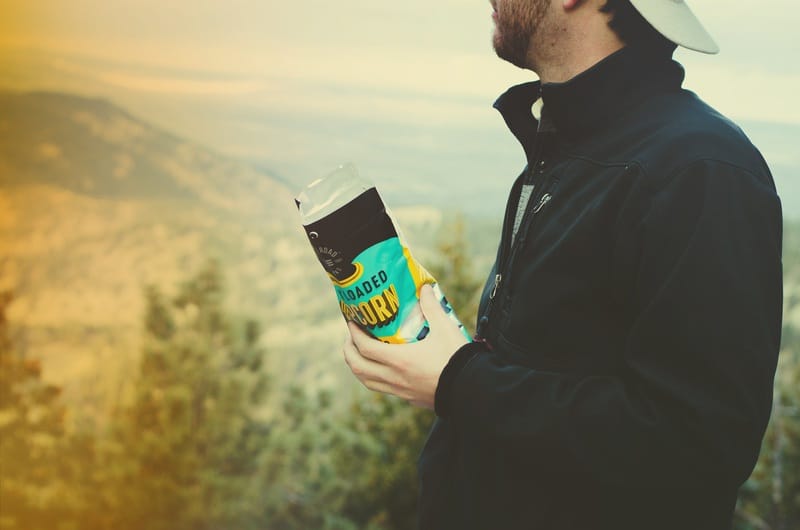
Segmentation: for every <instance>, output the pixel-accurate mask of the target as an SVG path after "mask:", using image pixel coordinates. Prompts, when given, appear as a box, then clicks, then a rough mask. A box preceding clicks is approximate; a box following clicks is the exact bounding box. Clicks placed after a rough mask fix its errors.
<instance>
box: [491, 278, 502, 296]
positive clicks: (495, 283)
mask: <svg viewBox="0 0 800 530" xmlns="http://www.w3.org/2000/svg"><path fill="white" fill-rule="evenodd" d="M501 281H503V275H502V274H496V275H495V277H494V288H493V289H492V293H491V294H490V295H489V300H494V297H495V296H496V295H497V289H498V287H500V282H501Z"/></svg>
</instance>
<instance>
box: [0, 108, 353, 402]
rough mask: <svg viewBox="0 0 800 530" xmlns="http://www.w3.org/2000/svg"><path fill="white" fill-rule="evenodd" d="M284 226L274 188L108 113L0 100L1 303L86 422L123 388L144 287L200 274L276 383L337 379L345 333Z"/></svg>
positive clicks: (286, 210)
mask: <svg viewBox="0 0 800 530" xmlns="http://www.w3.org/2000/svg"><path fill="white" fill-rule="evenodd" d="M293 210H294V205H293V200H292V194H291V193H290V192H289V190H288V189H286V187H285V186H284V185H283V184H281V183H279V182H278V181H277V180H275V179H274V178H272V177H271V176H270V175H267V174H264V173H263V172H261V171H259V170H258V169H256V168H254V167H252V166H250V165H248V164H246V163H243V162H240V161H237V160H234V159H231V158H228V157H225V156H222V155H220V154H217V153H215V152H213V151H211V150H209V149H206V148H204V147H202V146H199V145H196V144H193V143H191V142H188V141H184V140H182V139H181V138H178V137H176V136H174V135H172V134H170V133H168V132H165V131H163V130H160V129H158V128H155V127H152V126H150V125H148V124H147V123H145V122H143V121H141V120H139V119H137V118H135V117H133V116H131V115H129V114H128V113H126V112H125V111H124V110H122V109H120V108H118V107H116V106H115V105H113V104H112V103H110V102H109V101H106V100H99V99H89V98H83V97H78V96H72V95H66V94H57V93H13V92H2V93H0V289H11V290H13V292H14V294H15V301H14V303H13V304H12V306H11V308H10V320H11V323H12V327H13V328H14V329H16V330H17V336H16V340H17V343H18V344H20V345H21V348H22V349H23V350H24V351H25V352H26V354H27V355H30V356H33V357H36V358H41V359H43V360H44V362H43V365H44V368H45V376H46V377H47V378H48V379H50V380H52V381H55V382H57V383H60V384H63V385H65V387H66V392H67V394H68V396H69V397H70V398H71V399H73V400H78V401H81V402H85V404H86V405H87V406H90V405H91V404H96V403H108V402H109V399H108V398H109V397H112V398H113V397H114V393H118V392H119V389H120V388H123V387H124V385H123V384H122V382H124V381H126V380H129V379H130V377H131V373H132V372H131V370H134V368H135V366H136V360H137V358H138V355H137V352H138V351H139V343H138V340H139V335H140V329H141V328H140V326H141V324H140V321H141V317H142V311H143V296H142V293H143V289H144V287H145V286H146V285H150V284H153V285H158V286H161V287H162V288H164V289H165V290H166V291H167V292H169V291H170V290H172V289H174V288H175V286H176V285H178V283H179V282H180V281H182V280H183V279H185V278H187V277H188V276H189V275H190V274H192V273H194V272H195V271H196V270H197V269H198V268H199V267H200V266H201V264H202V263H203V262H204V261H205V260H207V259H209V258H213V259H217V260H219V261H220V262H222V264H223V270H224V271H225V272H226V275H227V283H228V291H229V293H230V296H229V301H228V303H229V306H230V307H231V309H232V311H234V312H235V313H236V314H239V315H247V316H252V317H255V318H257V319H258V320H260V321H261V322H262V324H264V326H265V331H264V336H263V337H262V340H263V342H264V344H265V345H267V347H268V351H270V358H271V362H273V364H274V369H276V370H280V371H281V372H282V373H285V374H286V375H287V376H288V377H287V378H286V379H287V380H291V379H292V378H293V377H298V378H302V379H303V380H315V381H316V380H317V379H320V378H323V379H324V378H325V377H328V378H330V377H331V373H334V374H335V373H336V368H331V367H332V366H334V365H335V366H337V367H338V366H339V365H340V364H342V363H340V358H339V356H338V354H337V355H326V354H327V353H329V351H330V349H334V350H336V349H338V347H339V345H340V344H341V340H342V337H343V335H342V333H343V324H342V322H341V317H340V316H339V315H338V313H337V307H336V305H335V299H334V297H333V294H332V289H331V288H330V285H328V283H327V280H326V278H325V276H324V274H323V273H322V271H321V268H320V267H319V264H318V263H317V262H316V260H315V258H314V256H313V254H312V252H311V249H310V248H309V246H308V243H307V241H306V240H305V236H304V234H303V233H302V231H301V229H300V227H299V224H298V217H297V214H296V212H295V211H293ZM327 291H331V295H330V298H326V297H324V296H320V293H321V292H327ZM334 353H335V352H334ZM310 358H319V359H320V362H309V360H308V359H310Z"/></svg>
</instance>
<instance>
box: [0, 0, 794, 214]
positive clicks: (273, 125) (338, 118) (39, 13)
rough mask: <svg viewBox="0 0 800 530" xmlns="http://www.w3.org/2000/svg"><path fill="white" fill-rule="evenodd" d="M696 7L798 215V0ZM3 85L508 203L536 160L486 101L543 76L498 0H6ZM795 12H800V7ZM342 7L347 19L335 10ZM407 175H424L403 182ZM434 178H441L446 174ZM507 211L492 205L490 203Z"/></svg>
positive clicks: (298, 161) (713, 87) (290, 158)
mask: <svg viewBox="0 0 800 530" xmlns="http://www.w3.org/2000/svg"><path fill="white" fill-rule="evenodd" d="M691 5H692V8H693V9H694V10H695V12H696V13H697V14H698V15H699V16H700V18H701V19H702V20H703V21H704V23H705V24H706V26H707V27H708V29H709V31H710V32H711V33H712V34H713V35H714V36H715V38H716V40H717V41H718V43H719V44H720V46H721V48H722V53H721V54H720V55H718V56H705V55H702V54H698V53H694V52H690V51H686V50H679V51H678V52H677V54H676V58H677V60H679V61H680V62H681V63H682V64H684V66H685V67H686V70H687V78H686V83H685V86H686V87H687V88H689V89H691V90H694V91H696V92H697V93H698V94H699V95H700V96H701V97H702V98H703V99H705V100H706V101H708V102H709V103H710V104H712V105H713V106H715V107H716V108H717V109H718V110H720V111H721V112H722V113H723V114H726V115H727V116H729V117H731V118H732V119H734V120H735V121H737V123H739V124H740V125H741V126H742V127H743V129H745V131H746V132H747V133H748V134H749V135H750V136H751V138H752V139H753V141H754V143H755V144H756V145H757V146H758V147H759V148H760V149H761V151H762V152H763V154H764V156H765V158H766V159H767V161H768V162H769V163H770V165H771V167H772V169H773V172H774V173H775V178H776V181H777V184H778V187H779V191H780V192H781V195H782V196H783V197H784V201H785V203H786V204H785V206H786V210H787V215H788V216H789V217H800V184H798V183H797V182H796V181H797V176H798V173H800V154H798V152H797V150H796V148H795V147H794V145H793V144H792V142H791V138H796V137H798V136H800V107H798V106H796V105H790V104H789V103H790V102H792V101H793V100H794V98H795V94H797V93H800V66H798V63H797V61H788V60H787V59H786V58H787V57H794V56H796V55H798V53H797V52H800V43H798V40H797V39H795V38H793V36H794V28H795V27H796V25H797V22H798V20H797V18H798V17H797V15H795V13H796V9H795V6H794V4H793V3H790V2H789V1H788V0H778V1H777V2H776V3H772V4H770V8H769V9H764V8H763V7H760V6H758V5H755V4H752V3H750V2H744V1H743V0H737V1H732V2H727V3H726V4H725V9H724V10H720V9H718V8H716V9H715V7H718V6H717V4H716V3H714V2H711V1H710V0H695V1H693V2H691ZM0 7H2V8H3V10H4V11H5V12H6V13H8V14H10V16H6V17H3V18H2V20H0V35H2V36H0V72H1V73H2V76H0V87H4V88H13V89H21V90H54V91H64V92H72V93H77V94H83V95H88V96H93V97H105V98H108V99H110V100H112V101H114V102H115V103H118V104H119V105H121V106H122V107H124V108H125V109H127V110H128V111H130V112H131V113H133V114H135V115H136V116H139V117H141V118H142V119H144V120H147V121H150V122H152V123H154V124H156V125H158V126H160V127H163V128H165V129H166V130H168V131H170V132H173V133H175V134H178V135H181V136H184V137H187V138H189V139H192V140H195V141H198V142H200V143H202V144H204V145H205V146H208V147H210V148H212V149H214V150H217V151H219V152H222V153H225V154H229V155H232V156H236V157H240V158H243V159H246V160H250V161H254V162H256V163H258V164H259V165H262V166H264V167H266V168H268V169H269V170H271V171H272V172H273V173H276V174H279V175H282V176H283V177H284V179H285V180H288V181H289V182H290V183H291V184H292V185H293V186H294V187H295V188H297V186H298V185H299V184H300V183H302V182H307V181H310V180H312V179H313V178H316V177H318V176H319V175H321V174H323V173H325V172H327V171H328V170H329V169H331V168H332V167H334V166H335V165H337V164H339V163H341V162H344V161H353V162H354V163H356V164H357V165H358V166H359V167H360V168H361V169H362V171H363V172H364V173H365V174H367V175H368V176H370V177H372V178H373V179H374V180H376V182H378V184H379V185H380V186H381V187H382V189H385V191H386V193H387V195H388V196H390V197H391V198H392V200H394V201H401V202H403V203H409V202H414V201H417V200H422V201H430V202H432V203H436V204H441V203H442V202H443V200H442V199H440V198H438V197H434V198H433V199H429V198H428V197H430V196H431V195H433V196H438V195H441V193H440V191H439V190H440V189H442V188H446V189H449V190H454V191H453V193H454V195H453V198H452V200H451V201H449V202H451V203H454V204H455V206H456V207H462V208H463V209H466V210H468V211H470V210H476V209H481V211H482V213H483V214H485V215H497V216H499V215H500V212H497V210H499V209H501V208H502V204H503V202H504V199H505V193H506V190H507V188H508V184H509V183H510V182H511V180H512V179H513V178H514V176H516V174H517V172H518V171H519V169H520V168H521V166H522V164H523V163H524V159H523V157H522V151H521V150H520V149H519V147H518V145H516V142H515V140H514V139H513V138H512V137H511V136H510V135H509V134H508V132H507V130H505V126H504V125H503V123H502V120H501V119H500V118H499V116H497V115H496V112H495V111H494V110H493V109H492V108H491V102H492V101H493V100H494V99H495V98H496V97H497V95H498V94H500V93H501V92H503V91H504V90H505V89H506V88H507V87H508V86H510V85H512V84H516V83H519V82H523V81H527V80H530V79H534V78H535V76H534V75H533V74H532V73H531V72H526V71H522V70H520V69H517V68H515V67H513V66H511V65H509V64H507V63H504V62H502V61H500V60H499V59H497V57H496V56H495V55H494V53H493V51H492V49H491V43H490V39H491V34H492V22H491V17H490V11H491V7H490V5H489V3H488V2H485V3H461V2H457V1H455V0H446V1H440V2H436V3H430V4H429V3H423V2H421V1H419V0H408V1H407V2H404V3H390V4H370V3H364V2H358V1H356V0H344V1H343V2H339V3H336V4H330V3H328V2H324V1H322V0H305V1H300V2H292V3H275V2H267V3H264V2H259V1H256V0H236V1H234V2H232V3H226V4H224V5H221V4H217V3H214V2H208V1H205V2H188V1H186V0H178V1H176V2H172V3H170V4H169V5H168V6H164V5H162V4H161V3H159V2H155V0H144V1H142V0H139V1H134V0H121V1H119V2H114V3H113V4H109V3H105V2H100V1H99V0H76V1H73V2H69V3H67V2H63V1H51V2H47V3H45V4H41V5H40V4H35V5H30V4H27V3H23V2H21V1H20V0H0ZM791 15H794V16H791ZM333 21H336V22H335V23H333ZM409 180H411V181H413V183H414V184H415V185H414V186H412V187H411V188H410V189H408V188H406V183H407V182H409ZM436 184H439V185H440V186H436ZM493 212H494V213H493Z"/></svg>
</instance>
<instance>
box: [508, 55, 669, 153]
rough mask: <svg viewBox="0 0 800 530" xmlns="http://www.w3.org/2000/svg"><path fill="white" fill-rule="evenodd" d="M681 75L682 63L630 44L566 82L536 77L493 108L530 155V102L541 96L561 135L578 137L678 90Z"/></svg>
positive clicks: (532, 125) (571, 138) (533, 126)
mask: <svg viewBox="0 0 800 530" xmlns="http://www.w3.org/2000/svg"><path fill="white" fill-rule="evenodd" d="M683 78H684V70H683V67H681V65H680V64H678V63H677V62H675V61H673V60H672V59H670V58H668V57H664V58H657V57H656V58H654V57H653V55H652V54H649V53H647V52H646V51H644V50H640V49H638V48H633V47H626V48H623V49H621V50H619V51H618V52H616V53H613V54H611V55H609V56H608V57H606V58H605V59H603V60H602V61H600V62H599V63H597V64H595V65H594V66H592V67H591V68H589V69H588V70H585V71H584V72H582V73H580V74H578V75H577V76H575V77H573V78H572V79H570V80H569V81H566V82H564V83H544V84H542V83H540V82H539V81H534V82H531V83H523V84H521V85H517V86H513V87H511V88H510V89H508V90H507V91H506V92H505V93H504V94H503V95H501V96H500V97H499V98H498V99H497V101H495V103H494V107H495V108H496V109H497V110H498V111H500V114H501V115H502V116H503V119H504V120H505V122H506V124H507V125H508V128H509V129H510V130H511V132H512V133H513V134H514V136H516V138H517V139H518V140H519V141H520V143H522V146H523V147H524V148H525V152H526V154H528V155H529V156H530V152H529V151H531V146H532V143H533V139H534V137H535V135H536V130H537V129H538V127H539V122H538V121H537V120H536V118H534V117H533V114H532V113H531V105H533V103H534V102H535V101H536V100H538V99H539V98H542V99H543V102H544V108H545V109H546V111H545V112H546V113H547V116H548V118H549V120H550V121H551V122H552V124H553V126H554V128H555V129H556V131H557V133H558V136H560V137H563V138H564V139H565V140H568V141H577V140H579V139H580V138H581V137H583V136H584V135H587V134H590V133H592V132H594V131H596V130H597V129H598V128H601V127H603V126H604V125H605V124H607V123H608V122H609V121H611V120H613V119H614V117H615V116H617V115H619V114H621V113H622V112H623V111H624V110H625V109H626V108H631V107H632V106H633V105H635V104H636V103H638V102H639V101H641V100H642V99H643V98H644V97H646V96H647V95H649V94H652V93H654V92H659V91H671V90H678V89H680V87H681V84H682V83H683Z"/></svg>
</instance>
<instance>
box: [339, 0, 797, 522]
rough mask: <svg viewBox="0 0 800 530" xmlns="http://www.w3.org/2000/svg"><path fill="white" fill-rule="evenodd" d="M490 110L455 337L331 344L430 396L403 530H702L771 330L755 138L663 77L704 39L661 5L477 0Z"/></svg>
mask: <svg viewBox="0 0 800 530" xmlns="http://www.w3.org/2000/svg"><path fill="white" fill-rule="evenodd" d="M492 6H493V7H494V13H493V17H494V20H495V22H496V32H495V34H494V47H495V50H496V51H497V54H498V56H499V57H500V58H502V59H504V60H507V61H509V62H511V63H513V64H515V65H517V66H519V67H522V68H527V69H530V70H532V71H533V72H535V73H536V74H538V76H539V79H540V81H537V82H532V83H526V84H523V85H519V86H516V87H512V88H511V89H509V90H508V91H507V92H506V93H505V94H503V95H502V96H501V97H500V98H499V99H498V100H497V101H496V103H495V107H496V108H497V109H498V110H499V111H500V113H501V115H502V117H503V119H504V120H505V122H506V124H507V125H508V127H509V129H510V130H511V132H512V133H513V134H514V135H515V136H516V138H517V139H518V140H519V141H520V143H521V144H522V148H523V150H524V152H525V155H526V158H527V165H526V167H525V169H524V170H523V172H522V174H521V175H520V176H519V177H518V178H517V180H516V182H515V183H514V185H513V187H512V189H511V194H510V197H509V201H508V206H507V211H506V215H505V222H504V227H503V232H502V235H501V241H500V246H499V250H498V254H497V261H496V263H495V265H494V268H493V269H492V271H491V272H490V274H489V279H488V281H487V284H486V288H485V289H484V293H483V297H482V300H481V304H480V311H479V322H478V332H477V336H476V337H475V341H474V342H471V343H468V344H465V343H464V342H465V341H464V339H463V337H462V336H461V334H460V333H459V331H458V330H457V329H456V327H455V326H454V325H453V324H452V323H451V322H450V321H449V320H448V319H447V317H446V316H445V314H444V312H443V311H442V310H441V308H440V307H439V306H438V305H437V303H436V300H435V299H434V297H433V296H432V295H431V292H430V290H429V289H427V288H425V289H423V291H422V293H421V303H422V308H423V311H424V312H425V315H426V317H427V318H428V320H429V322H430V327H431V331H430V333H429V335H428V336H427V337H426V338H425V340H423V341H421V342H418V343H415V344H410V345H399V346H398V345H386V344H382V343H380V342H378V341H375V340H372V339H370V338H368V337H367V335H366V334H365V333H363V332H362V331H361V330H360V329H358V328H357V327H356V326H355V325H352V324H351V326H350V335H351V336H350V338H349V339H348V340H347V341H346V342H345V346H344V354H345V358H346V360H347V362H348V364H349V365H350V367H351V369H352V370H353V372H354V373H355V374H356V376H357V377H358V378H359V379H360V380H361V381H362V382H363V383H364V384H365V385H366V386H367V387H368V388H370V389H373V390H376V391H380V392H387V393H391V394H394V395H397V396H400V397H402V398H404V399H406V400H408V401H409V402H411V403H414V404H417V405H419V406H426V407H430V408H433V409H434V410H435V411H436V415H437V419H436V421H435V423H434V426H433V428H432V430H431V433H430V435H429V438H428V441H427V443H426V446H425V448H424V450H423V452H422V455H421V457H420V460H419V472H420V480H421V493H420V528H422V529H423V530H450V529H452V530H456V529H457V530H471V529H474V530H513V529H542V530H567V529H569V530H592V529H604V528H608V529H615V530H626V529H630V530H652V529H665V530H666V529H669V530H676V529H681V530H690V529H697V530H724V529H729V528H730V527H731V522H732V515H733V512H734V507H735V503H736V497H737V491H738V488H739V487H740V486H741V484H742V483H743V482H744V481H745V480H746V479H747V477H748V476H749V474H750V472H751V471H752V469H753V466H754V464H755V462H756V458H757V456H758V452H759V447H760V443H761V439H762V437H763V434H764V430H765V428H766V425H767V421H768V419H769V413H770V410H771V400H772V383H773V377H774V372H775V367H776V363H777V355H778V349H779V344H780V332H781V311H782V279H781V239H782V233H781V232H782V228H781V227H782V220H781V208H780V201H779V199H778V196H777V194H776V191H775V186H774V183H773V180H772V177H771V175H770V172H769V169H768V168H767V165H766V163H765V162H764V160H763V158H762V157H761V155H760V154H759V152H758V151H757V149H756V148H755V147H754V146H753V145H752V144H751V143H750V142H749V141H748V139H747V138H746V137H745V135H744V134H743V133H742V131H741V130H740V129H739V128H738V127H737V126H736V125H735V124H733V123H732V122H731V121H729V120H728V119H726V118H725V117H723V116H722V115H720V114H719V113H718V112H716V111H715V110H713V109H712V108H711V107H709V106H708V105H706V104H705V103H703V102H702V101H701V100H700V99H699V98H698V97H697V96H696V95H695V94H693V93H692V92H689V91H687V90H684V89H682V88H681V84H682V81H683V77H684V71H683V69H682V67H681V66H680V65H679V64H678V63H676V62H675V61H673V60H672V53H673V52H674V50H675V48H676V45H682V46H685V47H687V48H691V49H694V50H697V51H701V52H706V53H716V51H717V47H716V44H715V43H714V41H713V40H712V38H711V37H710V36H709V35H708V33H707V32H706V31H705V29H703V27H702V25H701V24H700V22H699V21H698V20H697V19H696V18H695V16H694V15H693V14H692V12H691V11H690V10H689V7H688V6H687V5H686V4H685V3H684V2H683V0H608V1H605V0H492Z"/></svg>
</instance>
